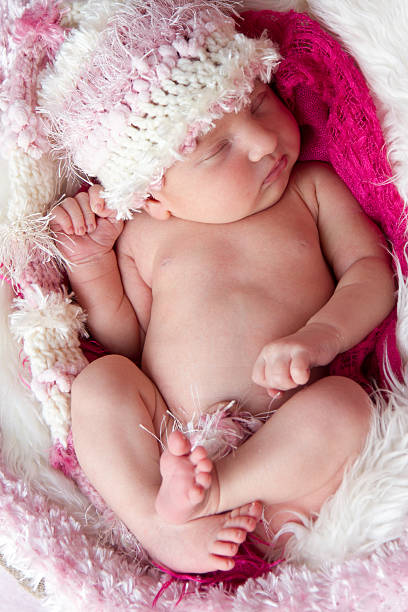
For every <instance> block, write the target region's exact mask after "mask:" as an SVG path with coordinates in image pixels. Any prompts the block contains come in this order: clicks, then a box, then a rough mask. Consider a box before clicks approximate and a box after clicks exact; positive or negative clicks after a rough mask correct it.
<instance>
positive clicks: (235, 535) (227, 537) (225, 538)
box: [217, 527, 248, 544]
mask: <svg viewBox="0 0 408 612" xmlns="http://www.w3.org/2000/svg"><path fill="white" fill-rule="evenodd" d="M247 533H248V530H247V529H240V528H239V527H224V529H221V531H219V533H217V540H220V541H221V542H233V543H234V544H242V542H245V540H246V537H247Z"/></svg>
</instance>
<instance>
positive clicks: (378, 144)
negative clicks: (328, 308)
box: [240, 11, 407, 387]
mask: <svg viewBox="0 0 408 612" xmlns="http://www.w3.org/2000/svg"><path fill="white" fill-rule="evenodd" d="M243 17H244V21H243V22H242V23H241V24H240V29H241V31H242V32H243V33H245V34H247V35H248V36H252V37H257V36H260V35H261V34H262V32H263V31H265V30H266V31H267V33H268V35H269V36H270V38H271V39H272V40H274V41H276V42H277V43H278V45H279V48H280V53H281V55H282V57H283V61H282V62H281V65H280V67H279V69H278V72H277V73H276V75H275V80H274V84H275V87H276V90H277V92H278V94H279V95H280V96H281V98H282V99H283V101H284V102H285V103H286V104H287V106H288V107H289V108H290V109H291V110H292V112H293V113H294V115H295V117H296V119H297V121H298V123H299V125H300V127H301V134H302V150H301V155H300V159H301V160H321V161H327V162H330V163H331V165H332V166H333V168H334V169H335V171H336V172H337V174H338V175H339V176H340V177H341V178H342V180H343V181H344V182H345V183H346V185H347V186H348V187H349V189H350V190H351V192H352V193H353V195H354V196H355V198H356V199H357V200H358V202H359V203H360V205H361V207H362V208H363V210H364V211H365V212H366V213H367V215H368V216H369V217H371V219H372V220H373V221H375V222H376V223H377V224H378V226H379V227H380V228H381V230H382V231H383V233H384V234H385V236H386V238H387V240H388V241H389V244H390V248H392V249H393V251H394V253H395V256H396V257H397V258H398V260H399V262H400V265H401V268H402V271H403V273H404V274H405V273H406V267H407V264H406V260H405V256H404V244H405V238H404V227H405V226H404V224H403V223H401V220H402V213H403V202H402V200H401V198H400V196H399V194H398V192H397V190H396V188H395V187H394V185H392V184H391V183H390V182H389V179H390V178H391V176H392V170H391V168H390V165H389V163H388V160H387V150H386V147H385V143H384V138H383V135H382V131H381V127H380V123H379V121H378V118H377V114H376V108H375V105H374V102H373V100H372V98H371V96H370V92H369V90H368V87H367V85H366V82H365V80H364V78H363V76H362V74H361V72H360V71H359V69H358V67H357V66H356V64H355V62H354V60H353V58H352V57H351V56H350V55H348V54H347V53H346V52H345V51H344V50H343V49H342V48H341V47H340V45H339V43H337V42H336V41H335V40H334V39H333V38H332V37H331V36H330V35H329V34H327V33H326V32H324V31H323V30H322V29H321V28H320V26H319V25H318V24H317V23H316V22H315V21H313V20H311V19H310V18H309V17H307V16H306V15H304V14H298V13H295V12H293V11H292V12H290V13H277V12H273V11H258V12H255V11H250V12H247V13H244V15H243ZM339 205H340V204H339ZM345 316H346V315H345ZM395 324H396V310H394V312H393V313H391V315H389V317H388V318H387V319H386V320H385V321H384V322H383V323H382V324H381V325H380V326H379V327H378V328H376V329H375V330H374V331H373V332H372V333H371V334H370V335H369V336H368V337H367V338H366V339H365V340H364V341H363V342H361V343H360V344H359V345H358V346H356V347H354V348H353V349H351V350H350V351H348V352H347V353H344V354H342V355H339V356H338V357H337V359H336V360H335V361H334V362H333V364H332V367H331V373H332V374H338V375H343V376H348V377H350V378H353V379H354V380H356V381H357V382H359V383H360V384H362V385H364V386H365V387H370V383H371V382H372V380H373V379H374V380H375V381H376V383H377V384H378V385H379V386H380V387H382V386H386V377H385V372H384V368H383V359H384V356H385V352H386V351H387V354H388V358H389V361H390V364H391V368H392V370H393V372H394V373H396V374H398V373H399V372H400V367H401V362H400V357H399V353H398V350H397V347H396V342H395Z"/></svg>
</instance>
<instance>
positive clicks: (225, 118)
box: [196, 79, 269, 152]
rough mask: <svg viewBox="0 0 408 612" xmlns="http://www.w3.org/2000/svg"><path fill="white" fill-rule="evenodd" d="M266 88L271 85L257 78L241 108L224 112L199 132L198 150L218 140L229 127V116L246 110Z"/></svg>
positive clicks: (197, 139)
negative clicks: (206, 128) (207, 127)
mask: <svg viewBox="0 0 408 612" xmlns="http://www.w3.org/2000/svg"><path fill="white" fill-rule="evenodd" d="M265 89H269V86H268V85H267V84H266V83H263V82H262V81H260V80H259V79H257V80H256V81H255V83H254V87H253V89H252V91H251V93H250V94H249V99H248V102H247V103H246V104H243V105H242V106H241V107H240V109H239V110H237V111H231V112H229V113H225V114H223V115H222V116H221V117H220V118H219V119H215V120H214V122H213V124H212V126H211V128H210V129H209V130H208V131H206V132H205V133H203V134H199V135H198V136H197V138H196V145H197V146H196V151H197V152H199V151H200V150H201V149H202V148H205V147H207V146H208V145H211V144H212V143H213V141H215V140H217V139H218V138H219V137H220V136H222V133H223V131H224V128H226V127H227V125H228V122H229V117H230V116H231V115H234V114H239V113H242V112H245V110H246V109H247V108H248V106H249V105H250V104H251V103H252V102H253V100H254V99H255V98H256V96H257V95H258V94H259V93H260V92H262V91H264V90H265Z"/></svg>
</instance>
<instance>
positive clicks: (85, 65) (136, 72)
mask: <svg viewBox="0 0 408 612" xmlns="http://www.w3.org/2000/svg"><path fill="white" fill-rule="evenodd" d="M239 4H240V3H237V2H233V1H221V0H215V1H211V2H210V1H206V0H198V1H195V0H146V1H145V0H143V1H141V0H123V1H119V2H118V1H117V0H116V1H114V0H90V1H89V2H88V3H87V4H86V5H85V7H84V8H83V14H82V18H81V24H80V28H78V29H76V30H74V31H73V32H72V33H71V34H70V35H69V36H68V38H67V40H66V41H65V42H64V43H63V44H62V46H61V48H60V50H59V52H58V53H57V56H56V59H55V62H54V65H53V66H50V67H49V68H48V70H47V72H46V74H45V77H44V79H43V80H42V87H41V89H40V92H39V105H40V108H41V111H42V112H43V114H44V116H45V117H46V119H47V120H48V122H49V126H50V129H49V135H50V139H51V141H52V142H53V147H54V150H55V151H56V152H57V154H58V156H59V157H60V159H61V160H63V162H64V163H65V164H66V166H67V168H66V169H67V170H68V171H71V172H72V171H74V172H78V171H79V172H80V173H83V174H85V175H86V176H88V177H91V178H92V177H96V178H97V179H98V180H99V181H100V182H101V184H102V186H103V188H104V194H105V198H106V201H107V203H108V205H109V207H110V208H112V209H114V210H116V211H117V216H118V218H129V217H130V216H131V213H132V210H135V209H137V208H140V207H141V206H142V205H143V202H144V200H145V199H146V198H147V197H148V194H149V190H151V189H152V188H156V189H157V188H159V187H160V184H161V179H162V177H163V175H164V172H165V170H166V169H168V168H169V167H170V166H171V165H172V164H173V163H174V162H175V160H177V159H181V158H182V156H183V154H186V153H188V152H190V151H192V150H193V149H194V147H195V145H196V139H197V136H199V135H202V134H205V133H206V132H208V131H209V130H210V129H211V127H212V126H213V125H214V121H215V120H216V119H218V118H220V117H221V116H222V115H223V114H224V113H226V112H231V111H238V110H239V109H240V108H242V107H243V106H244V105H245V104H247V103H248V102H249V95H250V93H251V91H252V89H253V86H254V81H255V79H257V78H258V79H260V80H262V81H264V82H267V81H269V80H270V78H271V74H272V72H273V71H274V70H275V69H276V68H277V65H278V63H279V59H280V58H279V53H278V51H277V49H276V47H275V45H274V44H273V43H272V42H271V41H270V40H268V39H267V38H266V37H262V38H261V39H258V40H253V39H249V38H248V37H246V36H244V35H243V34H239V33H237V32H236V29H235V22H234V19H233V18H232V13H233V10H234V9H235V8H237V7H238V6H239Z"/></svg>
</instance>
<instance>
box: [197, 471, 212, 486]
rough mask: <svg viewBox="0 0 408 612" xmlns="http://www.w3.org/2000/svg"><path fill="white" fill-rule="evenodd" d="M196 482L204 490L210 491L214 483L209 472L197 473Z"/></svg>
mask: <svg viewBox="0 0 408 612" xmlns="http://www.w3.org/2000/svg"><path fill="white" fill-rule="evenodd" d="M195 481H196V483H197V484H199V485H200V486H202V487H203V489H209V488H210V486H211V483H212V476H211V473H209V472H197V473H196V475H195Z"/></svg>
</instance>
